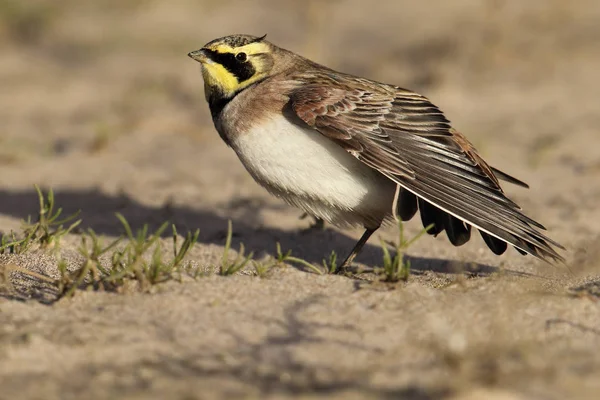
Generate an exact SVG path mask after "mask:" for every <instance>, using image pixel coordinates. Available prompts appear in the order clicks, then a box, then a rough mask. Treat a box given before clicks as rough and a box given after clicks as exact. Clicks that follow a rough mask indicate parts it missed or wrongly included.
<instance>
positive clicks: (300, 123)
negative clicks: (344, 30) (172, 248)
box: [188, 35, 563, 267]
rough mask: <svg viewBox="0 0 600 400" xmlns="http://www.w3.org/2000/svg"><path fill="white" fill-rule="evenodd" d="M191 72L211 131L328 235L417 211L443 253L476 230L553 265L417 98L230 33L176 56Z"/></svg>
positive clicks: (485, 173)
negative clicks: (326, 226)
mask: <svg viewBox="0 0 600 400" xmlns="http://www.w3.org/2000/svg"><path fill="white" fill-rule="evenodd" d="M188 55H189V56H190V57H191V58H193V59H194V60H196V61H198V62H200V64H201V66H202V76H203V78H204V92H205V96H206V100H207V101H208V105H209V107H210V112H211V114H212V118H213V121H214V124H215V127H216V129H217V131H218V132H219V135H220V136H221V138H222V139H223V140H224V141H225V143H226V144H227V145H228V146H230V147H231V148H232V149H233V150H234V151H235V153H236V154H237V156H238V157H239V159H240V160H241V162H242V163H243V164H244V167H246V169H247V170H248V172H249V173H250V175H252V177H253V178H254V179H255V180H256V182H258V183H259V184H260V185H262V186H263V187H264V188H266V189H267V190H268V191H269V192H271V193H272V194H273V195H275V196H277V197H279V198H281V199H283V200H285V201H286V202H288V203H289V204H292V205H294V206H297V207H299V208H301V209H303V210H304V211H306V212H307V213H310V214H312V215H313V216H315V217H317V218H321V219H323V220H325V221H327V222H329V223H331V224H334V225H337V226H356V225H358V226H362V227H364V228H365V229H366V230H365V233H364V234H363V235H362V237H361V238H360V240H359V241H358V242H357V244H356V245H355V246H354V248H353V249H352V251H351V252H350V254H349V255H348V257H347V258H346V259H345V261H344V263H343V264H342V267H344V266H346V265H348V264H349V263H351V262H352V260H353V259H354V257H355V256H356V255H357V254H358V253H359V251H360V250H361V248H362V247H363V245H364V244H365V243H366V242H367V240H368V239H369V237H370V236H371V235H372V234H373V232H375V231H376V230H377V229H378V228H379V227H380V226H381V225H382V223H384V222H386V221H390V220H393V218H394V217H398V218H400V219H402V220H404V221H406V220H409V219H411V218H412V217H413V216H414V215H415V214H416V212H417V211H420V214H421V220H422V223H423V225H424V226H430V225H431V226H432V227H431V229H429V231H428V232H429V233H430V234H432V235H438V234H439V233H441V232H442V231H446V235H447V236H448V239H449V240H450V242H451V243H452V244H453V245H455V246H460V245H462V244H464V243H466V242H467V241H468V240H469V239H470V237H471V228H472V227H473V228H476V229H477V230H478V231H479V232H480V233H481V236H482V237H483V240H484V241H485V243H486V244H487V245H488V247H489V248H490V249H491V250H492V251H493V252H494V253H495V254H498V255H499V254H502V253H504V252H505V251H506V249H507V245H512V246H513V247H514V248H515V249H516V250H517V251H519V252H520V253H521V254H531V255H533V256H536V257H538V258H540V259H543V260H546V261H562V260H563V258H562V257H561V256H560V255H559V254H558V253H557V251H556V249H555V248H561V249H563V247H562V246H560V244H558V243H557V242H555V241H553V240H551V239H550V238H548V237H547V236H545V235H544V234H542V233H541V232H540V230H541V229H545V228H544V227H543V226H542V225H541V224H539V223H538V222H536V221H534V220H533V219H531V218H529V217H527V216H526V215H524V214H523V213H522V212H521V209H520V207H519V206H518V205H517V204H516V203H514V202H513V201H511V200H510V199H509V198H507V197H506V195H505V194H504V192H503V190H502V188H501V187H500V183H499V180H504V181H507V182H510V183H513V184H516V185H519V186H523V187H528V186H527V184H525V183H523V182H521V181H519V180H518V179H516V178H513V177H511V176H510V175H508V174H506V173H504V172H501V171H499V170H497V169H495V168H493V167H491V166H489V165H488V164H487V163H486V162H485V161H484V160H483V159H482V158H481V157H480V156H479V154H478V153H477V151H476V150H475V148H474V147H473V145H472V144H471V143H470V142H469V141H468V140H467V139H466V138H465V136H464V135H463V134H462V133H460V132H459V131H457V130H455V129H454V128H453V127H452V126H451V125H450V122H449V121H448V120H447V119H446V118H445V117H444V114H443V113H442V112H441V111H440V110H439V109H438V108H437V107H436V106H435V105H433V104H432V103H431V102H430V101H429V100H428V99H427V98H426V97H424V96H421V95H420V94H417V93H415V92H412V91H410V90H406V89H402V88H399V87H397V86H393V85H388V84H384V83H380V82H376V81H372V80H369V79H366V78H361V77H357V76H352V75H348V74H345V73H341V72H337V71H334V70H332V69H330V68H327V67H325V66H322V65H319V64H317V63H315V62H313V61H310V60H308V59H306V58H304V57H302V56H299V55H298V54H295V53H292V52H290V51H288V50H285V49H282V48H280V47H277V46H275V45H273V44H272V43H269V42H268V41H266V40H265V37H264V36H263V37H255V36H249V35H232V36H227V37H223V38H219V39H216V40H213V41H211V42H209V43H207V44H206V45H205V46H204V47H202V48H201V49H199V50H196V51H192V52H191V53H189V54H188Z"/></svg>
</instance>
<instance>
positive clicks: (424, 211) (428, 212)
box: [419, 199, 446, 236]
mask: <svg viewBox="0 0 600 400" xmlns="http://www.w3.org/2000/svg"><path fill="white" fill-rule="evenodd" d="M419 210H421V222H423V227H428V226H430V225H432V227H431V228H429V230H428V231H427V233H429V234H430V235H433V236H437V235H438V234H439V233H440V232H442V231H443V230H444V225H445V224H444V219H445V218H444V214H446V213H445V212H444V211H442V210H440V209H439V208H437V207H435V206H434V205H432V204H430V203H428V202H427V201H425V200H423V199H419Z"/></svg>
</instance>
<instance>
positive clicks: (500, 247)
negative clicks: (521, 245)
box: [479, 231, 508, 255]
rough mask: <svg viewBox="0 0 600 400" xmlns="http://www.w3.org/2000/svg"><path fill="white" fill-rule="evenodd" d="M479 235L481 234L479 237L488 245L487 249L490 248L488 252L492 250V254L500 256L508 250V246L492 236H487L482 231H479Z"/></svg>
mask: <svg viewBox="0 0 600 400" xmlns="http://www.w3.org/2000/svg"><path fill="white" fill-rule="evenodd" d="M479 233H480V234H481V237H482V238H483V241H484V242H485V244H487V245H488V247H489V248H490V250H492V252H493V253H494V254H497V255H500V254H502V253H504V252H505V251H506V249H507V248H508V244H506V242H504V241H502V240H500V239H497V238H495V237H494V236H492V235H488V234H487V233H485V232H483V231H479Z"/></svg>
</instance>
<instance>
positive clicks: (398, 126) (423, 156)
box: [290, 74, 563, 261]
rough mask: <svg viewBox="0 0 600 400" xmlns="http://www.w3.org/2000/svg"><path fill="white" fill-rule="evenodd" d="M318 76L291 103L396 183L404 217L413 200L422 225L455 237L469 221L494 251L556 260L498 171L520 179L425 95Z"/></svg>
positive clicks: (458, 239)
mask: <svg viewBox="0 0 600 400" xmlns="http://www.w3.org/2000/svg"><path fill="white" fill-rule="evenodd" d="M321 79H322V81H321V82H319V84H306V85H303V86H302V87H300V88H299V89H296V90H295V91H293V92H292V94H291V95H290V106H291V109H292V110H293V111H294V112H295V114H296V115H297V116H298V117H299V118H300V119H301V120H302V121H303V122H304V123H306V124H307V125H309V126H311V127H313V128H314V129H316V130H317V131H319V132H320V133H322V134H323V135H325V136H327V137H328V138H330V139H332V140H333V141H335V142H336V143H338V144H340V145H341V146H343V147H344V148H345V149H346V150H348V151H349V152H351V153H353V154H354V155H355V156H356V157H357V158H358V159H359V160H361V161H362V162H364V163H365V164H367V165H369V166H370V167H372V168H375V169H377V170H379V171H380V172H381V173H383V174H384V175H386V176H387V177H389V178H390V179H392V180H393V181H395V182H396V183H398V184H399V185H400V186H401V190H400V194H399V199H398V210H397V211H398V215H399V216H400V217H401V218H402V219H403V220H408V219H410V218H412V217H413V216H414V214H415V213H416V211H417V208H418V209H420V211H421V219H422V222H423V224H424V226H428V225H429V224H433V229H431V230H430V231H429V233H431V234H434V235H437V234H438V233H440V232H442V231H443V230H445V231H446V233H447V235H448V238H449V239H450V241H451V242H452V243H453V244H454V245H457V246H458V245H461V244H464V243H466V242H467V241H468V240H469V238H470V234H471V226H470V225H473V226H474V227H476V228H478V229H479V230H480V233H481V235H482V237H483V239H484V241H485V242H486V244H487V245H488V246H489V247H490V249H491V250H492V251H493V252H494V253H496V254H502V253H503V252H504V251H505V250H506V248H507V243H508V244H511V245H513V246H514V247H515V248H516V249H517V250H519V252H521V253H523V254H525V253H529V254H532V255H534V256H537V257H539V258H541V259H545V260H548V259H553V260H559V261H562V260H563V259H562V257H561V256H560V255H559V254H558V253H557V252H556V251H555V250H554V248H553V247H552V246H556V247H559V248H562V247H561V246H560V245H559V244H558V243H556V242H554V241H552V240H551V239H550V238H548V237H546V236H544V235H543V234H542V233H541V232H540V231H539V230H538V229H544V227H543V226H542V225H540V224H539V223H538V222H536V221H534V220H533V219H531V218H529V217H527V216H526V215H524V214H523V213H522V212H521V211H520V207H519V206H518V205H517V204H515V203H514V202H513V201H512V200H510V199H509V198H507V197H506V196H505V195H504V193H503V191H502V188H501V187H500V184H499V182H498V178H502V179H504V180H507V181H510V182H513V183H515V184H519V185H521V186H526V184H525V183H523V182H521V181H519V180H517V179H515V178H513V177H511V176H510V175H507V174H505V173H503V172H500V171H498V170H496V169H493V168H491V167H490V166H488V165H487V163H486V162H485V161H484V160H483V159H482V158H481V157H480V156H479V154H477V151H476V150H475V148H474V147H473V146H472V145H471V143H470V142H469V141H468V140H467V139H466V138H465V137H464V136H463V135H462V134H461V133H460V132H458V131H456V130H454V129H453V128H452V127H451V125H450V122H449V121H448V120H447V119H446V118H445V117H444V115H443V114H442V112H441V111H440V110H439V109H438V108H437V107H436V106H434V105H433V104H432V103H431V102H430V101H429V100H428V99H427V98H425V97H423V96H421V95H419V94H416V93H414V92H411V91H408V90H405V89H400V88H396V87H391V86H387V85H383V84H380V83H376V82H372V81H367V80H364V79H362V78H353V77H346V76H344V75H342V76H340V75H333V74H327V75H324V76H322V77H321ZM344 80H352V85H351V86H350V85H347V84H346V82H344ZM298 122H299V121H298ZM299 123H301V122H299Z"/></svg>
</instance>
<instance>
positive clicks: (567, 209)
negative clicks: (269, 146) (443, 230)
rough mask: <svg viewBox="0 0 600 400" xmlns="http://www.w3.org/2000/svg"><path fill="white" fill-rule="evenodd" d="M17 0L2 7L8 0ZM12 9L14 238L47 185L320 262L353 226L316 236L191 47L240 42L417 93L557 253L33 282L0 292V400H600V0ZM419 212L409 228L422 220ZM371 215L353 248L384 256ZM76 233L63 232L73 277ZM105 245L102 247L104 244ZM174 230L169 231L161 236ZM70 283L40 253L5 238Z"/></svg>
mask: <svg viewBox="0 0 600 400" xmlns="http://www.w3.org/2000/svg"><path fill="white" fill-rule="evenodd" d="M11 4H12V5H13V6H11ZM14 4H21V3H20V2H11V1H9V2H0V46H1V48H2V58H1V59H0V88H1V90H0V121H2V127H1V131H0V171H1V173H0V231H2V232H4V233H6V232H9V231H10V230H18V229H19V227H20V224H21V223H20V221H21V220H22V219H23V218H26V217H27V215H29V214H35V213H36V210H37V197H36V193H35V191H34V189H33V185H34V184H38V185H40V186H41V187H43V188H44V189H46V190H47V189H48V188H53V189H54V191H55V193H56V198H57V203H58V205H60V206H61V207H63V208H64V212H65V213H70V212H74V211H76V210H81V212H82V214H81V216H82V218H83V224H82V229H87V228H93V229H94V230H95V231H96V232H97V233H98V234H100V235H102V236H106V237H107V238H114V237H117V236H119V235H120V234H121V233H122V232H123V229H122V227H121V224H120V223H119V221H118V220H117V219H116V218H115V216H114V213H115V212H120V213H122V214H123V215H124V216H125V217H126V218H127V219H128V221H129V222H130V224H131V225H132V226H133V227H134V228H140V227H141V226H142V225H143V224H145V223H148V224H150V226H151V227H153V228H156V227H157V226H158V225H160V224H161V223H162V222H163V221H166V220H169V221H171V222H173V223H175V224H176V225H177V227H178V230H179V231H180V232H185V231H187V230H191V229H196V228H199V229H200V237H199V240H198V244H196V245H195V247H194V248H193V250H192V251H191V253H190V255H189V256H188V261H189V262H191V263H192V264H193V265H195V266H196V267H197V268H201V269H203V270H210V271H212V270H214V268H215V266H216V265H218V263H219V262H220V259H221V255H222V253H223V245H224V242H225V236H226V231H227V221H228V220H232V223H233V231H234V240H233V242H234V244H233V247H234V248H238V246H239V244H240V243H243V244H244V245H245V247H246V249H247V250H250V251H253V252H254V253H255V257H256V258H257V259H261V258H264V257H268V256H269V255H271V256H272V255H274V254H275V244H276V243H277V242H280V243H281V245H282V247H283V249H284V250H287V249H291V250H292V251H293V255H295V256H298V257H302V258H304V259H306V260H308V261H310V262H315V263H320V262H321V260H322V259H323V258H324V257H326V256H327V255H328V254H329V253H330V252H331V251H332V250H335V251H336V252H337V253H339V254H345V253H346V252H347V251H349V249H350V248H351V247H352V245H353V244H354V241H355V240H356V239H357V238H358V237H359V236H360V234H361V232H360V231H359V230H356V231H348V230H337V229H335V228H332V227H329V226H328V227H326V229H324V230H312V231H308V232H307V231H305V229H306V228H307V227H308V226H309V224H310V220H309V219H300V216H301V214H302V213H301V212H300V211H299V210H296V209H294V208H291V207H289V206H287V205H285V204H283V203H282V202H281V201H279V200H277V199H274V198H272V197H270V196H269V195H268V194H267V193H266V192H264V191H263V190H262V189H261V188H260V187H258V186H257V185H256V184H255V183H254V182H253V181H252V179H251V178H250V176H249V175H248V174H247V173H246V172H245V170H244V169H243V167H242V166H241V164H240V163H239V161H238V160H237V158H236V157H235V155H234V154H233V152H232V151H231V150H230V149H228V148H227V147H226V146H225V145H224V144H223V143H222V142H221V141H220V139H219V137H218V135H217V134H216V132H215V131H214V128H213V127H212V122H211V120H210V114H209V112H208V107H207V106H206V104H205V101H204V97H203V92H202V81H201V77H200V74H199V70H198V65H197V64H196V63H195V62H193V61H192V60H190V59H188V58H187V57H186V54H187V52H189V51H191V50H194V49H197V48H199V47H200V46H201V45H202V44H204V43H205V42H207V41H209V40H211V39H213V38H215V37H219V36H223V35H226V34H230V33H242V32H243V33H250V34H264V33H268V35H269V39H270V40H271V41H273V42H274V43H277V44H279V45H281V46H283V47H286V48H289V49H291V50H294V51H297V52H300V53H302V54H305V55H307V56H309V57H312V58H314V59H315V60H317V61H319V62H322V63H324V64H327V65H328V66H330V67H333V68H336V69H340V70H343V71H346V72H350V73H355V74H360V75H364V76H368V77H370V78H373V79H377V80H380V81H385V82H390V83H395V84H398V85H400V86H403V87H407V88H410V89H413V90H417V91H419V92H421V93H423V94H425V95H427V96H428V97H429V98H430V99H432V101H433V102H434V103H435V104H437V105H438V106H439V107H440V108H441V109H442V110H444V111H445V112H446V114H447V116H448V117H449V119H451V120H452V121H453V123H454V125H455V126H456V127H457V128H458V129H459V130H461V131H462V132H464V133H465V134H466V135H467V136H468V137H469V138H470V139H471V140H472V141H473V143H474V144H475V145H476V146H477V148H478V149H479V150H480V151H481V153H482V154H483V156H484V157H485V158H486V159H487V160H489V162H490V163H491V164H492V165H494V166H495V167H498V168H500V169H502V170H505V171H506V172H508V173H510V174H511V175H514V176H517V177H518V178H520V179H523V180H525V181H526V182H528V183H529V184H530V185H531V188H530V189H529V190H526V189H522V188H518V187H514V186H513V187H511V186H510V185H506V187H505V189H506V191H507V193H508V194H509V196H510V197H511V198H512V199H514V200H516V201H517V202H518V203H519V204H521V205H522V206H523V209H524V210H525V212H526V213H527V214H528V215H531V216H532V217H534V218H535V219H537V220H539V221H540V222H542V223H543V224H544V225H545V226H546V227H547V228H548V234H549V235H550V236H551V237H552V238H554V239H556V240H557V241H559V242H560V243H562V244H563V245H564V246H565V247H566V248H567V251H566V252H564V253H563V254H564V256H565V257H566V259H567V262H566V264H565V265H557V266H550V265H548V264H545V263H543V262H540V261H538V260H536V259H534V258H532V257H522V256H520V255H519V254H518V253H517V252H516V251H514V250H511V251H509V252H507V253H506V254H505V255H503V256H501V257H496V256H494V255H493V254H491V253H490V252H489V251H488V250H487V248H486V247H485V244H484V243H483V241H482V240H481V239H480V238H479V237H476V238H475V240H472V241H471V242H470V243H468V244H467V245H465V246H463V247H460V248H454V247H452V246H451V245H450V244H449V243H448V241H447V239H446V238H445V237H444V236H443V235H440V236H439V237H438V238H431V237H424V238H422V239H421V240H419V241H418V242H416V243H415V244H414V245H413V246H412V247H410V249H409V250H408V255H409V257H410V259H411V262H412V274H411V276H410V278H409V280H408V281H407V282H398V283H396V284H386V283H382V282H380V281H379V280H380V279H379V278H378V277H377V276H375V275H373V274H372V273H367V274H363V275H361V276H358V277H354V278H353V277H344V276H330V275H323V276H321V275H317V274H314V273H311V272H308V271H305V270H303V269H302V268H299V267H298V266H293V265H289V266H281V267H277V268H274V269H273V270H272V271H271V272H270V273H269V274H267V276H265V277H263V278H259V277H256V276H253V274H252V269H247V270H246V271H243V273H240V274H236V275H234V276H229V277H222V276H219V275H218V274H214V273H210V274H207V275H206V276H202V277H198V278H197V279H191V278H188V279H184V281H183V282H177V281H170V282H167V283H164V284H160V285H157V286H154V287H153V288H152V289H151V290H150V291H148V292H140V291H137V290H133V289H131V290H124V291H121V292H119V293H115V292H103V291H93V290H91V291H78V292H77V293H76V294H75V296H74V297H72V298H63V299H60V300H58V301H57V294H56V290H55V289H54V288H52V287H51V285H48V284H45V283H44V282H42V281H40V280H36V279H31V278H27V277H26V276H24V275H22V274H12V275H11V276H10V278H11V280H12V284H13V288H12V289H11V288H10V287H9V286H7V285H4V286H3V287H2V288H1V289H0V294H1V296H0V388H1V389H0V398H2V399H4V398H7V399H8V398H19V399H38V398H39V399H41V398H43V399H74V398H77V399H80V398H85V399H104V398H110V399H114V398H132V399H136V398H140V399H141V398H144V399H154V398H156V399H164V398H173V399H175V398H181V399H213V398H214V399H217V398H227V399H231V398H252V399H253V398H256V399H264V398H292V397H300V398H332V399H337V398H349V399H352V398H356V399H359V398H360V399H363V398H389V399H396V398H407V399H435V398H452V399H455V398H456V399H483V398H486V399H530V398H533V399H563V398H590V399H591V398H597V393H599V391H600V379H598V377H599V376H600V351H599V350H600V323H599V321H600V307H599V304H600V303H599V302H598V301H599V299H600V261H599V260H598V257H599V256H600V250H599V249H600V207H598V204H599V203H600V161H599V160H600V133H598V126H599V123H600V117H599V114H598V93H600V79H599V78H600V72H599V71H600V53H598V51H597V43H598V40H600V27H599V25H598V23H597V21H598V18H599V17H600V6H599V5H598V4H597V2H596V1H593V0H581V1H578V2H570V3H567V2H562V1H558V0H557V1H541V0H540V1H529V2H516V1H485V2H481V1H475V0H461V1H453V2H451V3H450V2H442V1H439V2H434V3H431V2H427V3H425V2H423V4H421V3H417V2H408V1H406V2H404V1H392V0H390V1H378V2H377V3H376V4H377V5H376V6H374V5H367V4H366V3H365V2H363V1H359V0H347V1H335V2H318V1H312V2H302V3H300V2H292V1H289V2H284V1H247V2H234V1H223V2H216V1H191V0H179V1H174V2H157V1H131V2H127V3H124V2H116V1H109V0H102V1H87V2H86V1H84V2H81V1H79V2H75V1H70V0H69V1H63V2H57V3H56V4H54V3H53V5H52V6H49V5H47V4H48V3H47V2H43V1H32V2H27V5H24V4H25V3H23V5H20V6H18V7H16V8H15V7H14ZM419 229H420V222H419V221H418V219H415V220H413V221H411V222H410V223H408V224H407V225H406V230H407V231H408V233H409V234H411V235H412V234H415V233H416V232H418V231H419ZM378 236H379V237H382V238H385V239H393V238H394V237H395V236H396V230H395V229H394V227H389V228H386V229H384V230H382V231H381V232H378V233H377V234H376V235H375V236H374V237H373V239H372V240H371V241H370V242H369V245H368V246H367V247H366V248H365V251H364V252H363V253H362V254H361V256H360V257H359V258H358V262H359V264H360V265H362V266H363V267H365V268H372V267H376V266H380V265H381V263H382V253H381V249H380V247H379V240H378ZM80 239H81V234H80V233H77V232H75V233H74V234H72V235H69V236H67V237H65V238H64V240H63V241H62V246H61V254H62V257H63V258H64V259H66V260H67V261H68V262H69V265H70V266H71V267H72V268H73V267H76V266H77V265H78V263H80V262H81V258H80V257H79V256H78V255H77V248H78V246H79V243H80ZM107 240H108V239H107ZM162 240H163V244H165V246H167V245H168V244H169V238H168V235H167V236H166V237H165V238H163V239H162ZM0 265H2V266H4V267H6V266H7V265H18V266H20V267H22V268H27V269H29V270H31V271H34V272H37V273H41V274H43V275H46V276H48V277H57V276H58V271H57V266H56V260H55V259H54V258H53V256H52V255H51V254H48V253H47V252H44V251H32V252H28V253H26V254H23V255H0Z"/></svg>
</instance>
